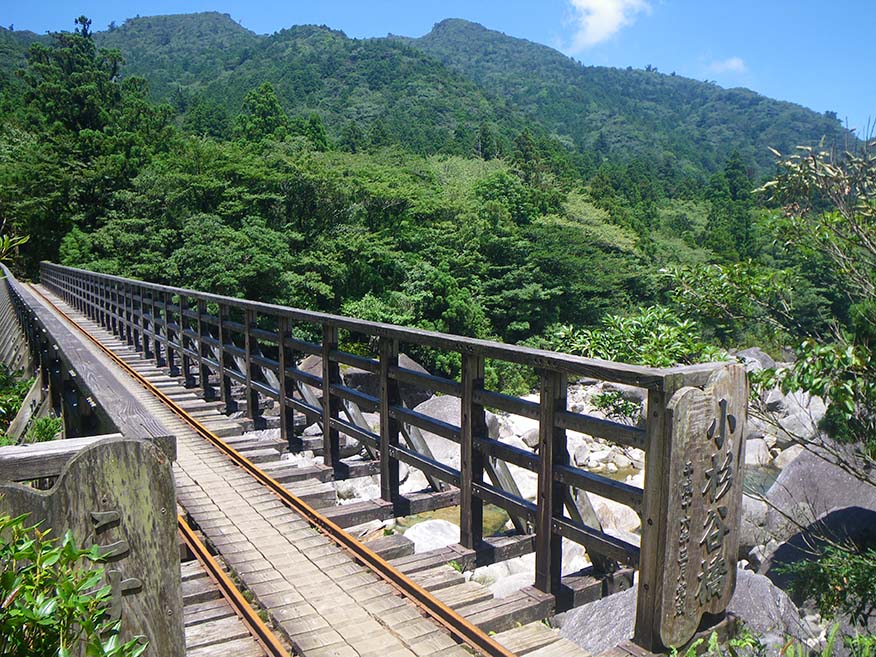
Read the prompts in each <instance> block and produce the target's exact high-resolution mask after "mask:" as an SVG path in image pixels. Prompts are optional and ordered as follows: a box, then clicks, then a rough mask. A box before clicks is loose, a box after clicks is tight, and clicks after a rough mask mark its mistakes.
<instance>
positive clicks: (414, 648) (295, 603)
mask: <svg viewBox="0 0 876 657" xmlns="http://www.w3.org/2000/svg"><path fill="white" fill-rule="evenodd" d="M41 291H42V292H43V293H44V294H46V295H47V296H50V297H51V298H52V300H53V302H54V303H56V304H57V305H58V306H59V307H61V308H62V309H63V310H64V312H66V313H68V314H69V315H70V316H71V317H73V318H74V319H75V320H76V321H77V322H79V323H80V325H81V326H82V327H83V328H85V329H86V330H87V331H88V332H89V333H90V334H91V335H92V336H94V337H96V338H97V339H99V340H101V341H104V340H105V341H106V344H107V345H108V346H110V348H111V349H113V350H114V351H115V352H116V353H118V354H124V355H126V356H130V357H131V359H132V361H133V360H135V356H136V352H135V351H134V350H133V349H132V348H131V347H129V346H128V345H127V344H123V343H121V342H120V341H118V340H117V339H116V338H115V337H114V336H111V335H110V334H109V333H107V332H106V331H104V330H103V329H102V328H100V327H99V326H97V325H96V324H95V323H93V322H91V321H90V320H88V319H86V318H85V317H83V316H82V315H81V314H79V313H77V312H76V311H75V310H73V309H72V308H70V307H69V306H67V305H66V304H64V303H63V301H61V300H60V299H59V298H57V297H55V296H54V295H52V293H51V292H49V291H47V290H45V289H42V290H41ZM83 344H85V348H87V349H89V350H90V351H91V352H92V355H93V357H94V359H95V360H96V361H98V362H102V363H103V364H104V365H105V366H106V368H107V369H108V370H109V371H110V372H111V373H112V374H113V376H114V377H115V379H116V381H117V384H118V385H120V386H121V387H123V388H125V389H127V390H128V391H130V392H131V394H133V395H134V396H135V397H137V398H138V399H139V400H140V402H141V403H142V404H143V406H144V407H145V408H146V409H147V410H149V411H150V412H151V413H152V415H153V417H155V419H156V420H158V421H160V422H161V423H162V424H163V425H164V426H166V427H167V429H168V430H169V431H170V432H171V433H173V434H175V435H176V437H177V462H176V464H175V467H174V473H175V477H176V482H177V496H178V501H179V503H180V504H181V505H182V506H183V507H184V508H185V510H186V512H187V514H188V515H189V517H190V518H191V520H192V522H193V524H195V525H197V527H198V528H199V529H200V530H201V531H202V532H203V534H204V536H205V538H206V539H207V541H208V543H210V544H212V545H213V546H214V547H215V549H216V550H217V552H218V553H219V554H220V555H221V556H222V558H223V559H224V561H225V562H226V563H227V565H228V566H229V568H230V570H231V571H232V572H233V573H234V574H235V575H236V577H237V578H238V579H239V581H240V582H241V584H242V585H243V587H244V588H246V589H247V590H249V591H250V592H251V593H252V594H253V597H254V598H255V599H256V600H257V601H258V603H259V604H260V605H261V606H263V607H264V608H265V609H266V610H267V611H268V614H269V616H270V617H271V619H272V620H273V621H274V622H275V624H276V626H277V627H278V628H279V630H280V631H281V632H282V633H283V634H284V635H285V636H286V638H287V639H288V640H289V642H290V644H291V645H292V646H293V648H294V649H295V651H296V652H297V653H300V654H303V655H305V656H306V657H328V656H330V655H331V656H333V657H348V656H349V657H372V656H373V657H377V656H379V657H396V656H398V657H402V656H404V657H414V656H416V657H426V656H427V655H447V656H448V657H455V656H456V655H468V654H469V652H468V651H467V650H466V649H464V648H463V647H461V646H460V645H459V644H457V643H456V642H455V641H454V640H453V639H452V638H451V637H450V635H449V634H448V633H447V632H446V631H445V630H443V629H442V628H440V627H439V626H438V625H436V624H435V623H434V622H433V621H431V620H429V619H427V618H425V617H423V616H422V615H421V613H420V611H419V609H418V608H417V607H415V606H414V605H413V604H412V603H411V602H409V601H408V600H406V599H404V598H402V597H400V596H399V595H398V594H397V593H396V592H395V591H394V589H392V588H391V587H390V586H389V585H387V584H385V583H384V582H382V581H380V580H379V579H378V578H377V576H376V575H374V574H373V573H371V572H370V571H368V570H367V569H365V568H364V567H362V566H361V565H359V564H357V563H355V562H354V561H352V560H351V559H350V557H348V556H347V554H346V553H345V552H343V551H342V550H341V549H340V548H338V547H337V546H336V545H335V544H334V543H332V542H331V541H330V540H329V539H328V538H327V537H325V536H323V535H321V534H319V533H318V532H316V531H315V530H314V529H312V528H311V527H310V526H309V525H308V524H307V523H306V522H305V521H304V520H302V519H301V518H300V517H299V516H298V515H297V514H295V513H294V512H292V511H290V510H289V509H288V508H287V507H286V506H285V505H283V504H282V503H281V502H280V501H279V500H278V499H277V498H276V497H275V496H274V495H273V494H272V493H270V492H269V491H267V490H266V489H265V488H264V487H262V486H261V484H259V483H258V482H256V481H255V480H254V479H253V478H252V477H251V476H250V475H249V474H247V473H245V472H243V471H242V470H240V468H239V467H237V466H236V465H234V464H233V463H232V462H231V461H230V460H228V458H227V457H226V456H224V455H223V454H222V453H221V452H220V451H219V450H218V449H217V448H215V447H214V446H212V445H210V444H208V443H207V442H205V441H204V440H203V439H202V438H201V437H200V436H198V435H197V434H196V433H195V432H194V431H193V430H192V429H191V428H190V427H189V426H188V425H186V424H185V423H184V422H183V421H182V420H180V419H179V418H178V417H177V416H176V415H175V414H173V413H172V412H171V411H169V410H168V409H167V408H166V407H164V406H163V405H162V404H161V403H160V402H159V401H158V400H156V399H155V398H154V397H152V396H151V395H150V394H149V393H147V392H146V391H145V390H143V389H142V388H141V387H140V386H139V385H138V384H137V383H136V382H134V381H133V380H132V379H130V377H129V376H128V375H127V374H125V373H124V372H123V371H122V370H121V369H120V368H119V367H118V366H117V365H115V364H114V363H113V362H112V361H111V360H110V359H109V358H107V357H106V355H105V354H103V353H102V352H101V351H100V350H99V349H98V348H97V347H96V346H94V345H90V344H87V343H83ZM214 410H215V409H214ZM216 413H217V415H218V416H219V417H217V421H216V423H215V424H216V426H223V425H230V423H231V422H232V421H231V420H229V419H228V418H226V417H225V416H222V415H221V414H219V413H218V411H216ZM229 431H230V430H229ZM230 433H234V432H231V431H230ZM240 433H242V432H241V431H240V430H239V428H238V430H237V432H236V435H240ZM199 586H201V585H197V584H190V585H188V586H187V589H191V590H189V595H190V598H188V601H190V602H199V603H202V602H207V601H208V600H209V597H206V596H208V593H207V591H206V590H201V589H200V588H199ZM199 596H204V598H203V599H199ZM407 637H410V638H407ZM204 647H206V646H204ZM226 648H227V646H226ZM223 652H226V654H234V653H232V652H228V651H227V650H223ZM205 654H209V653H205Z"/></svg>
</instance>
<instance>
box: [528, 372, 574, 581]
mask: <svg viewBox="0 0 876 657" xmlns="http://www.w3.org/2000/svg"><path fill="white" fill-rule="evenodd" d="M567 388H568V381H567V377H566V375H565V374H563V373H562V372H556V371H551V370H545V371H543V372H542V373H541V398H540V401H539V417H538V454H539V467H538V497H537V502H538V511H537V513H536V518H535V587H536V588H537V589H539V590H540V591H544V592H545V593H552V594H554V595H556V594H557V593H559V590H560V580H561V577H562V568H563V547H562V546H563V544H562V538H561V537H560V535H559V534H558V533H556V532H554V520H555V518H556V517H560V518H562V516H563V501H564V497H565V491H564V489H563V484H562V483H560V482H558V481H556V480H554V463H556V464H557V465H560V464H563V463H564V461H565V454H566V431H565V429H560V428H558V427H557V426H556V424H557V422H556V414H557V412H560V411H565V410H566V395H567Z"/></svg>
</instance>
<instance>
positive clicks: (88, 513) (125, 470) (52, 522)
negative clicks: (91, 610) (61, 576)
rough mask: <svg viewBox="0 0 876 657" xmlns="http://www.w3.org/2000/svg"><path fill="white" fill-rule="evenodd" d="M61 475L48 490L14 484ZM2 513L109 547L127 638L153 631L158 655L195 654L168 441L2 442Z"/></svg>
mask: <svg viewBox="0 0 876 657" xmlns="http://www.w3.org/2000/svg"><path fill="white" fill-rule="evenodd" d="M72 445H77V446H78V449H77V450H75V451H71V450H70V449H69V448H68V446H72ZM83 445H84V447H83ZM65 448H66V452H65ZM63 462H66V465H63ZM62 466H63V469H61V467H62ZM59 473H60V476H58V480H57V482H56V483H55V485H54V486H53V487H52V488H51V489H49V490H47V491H38V490H35V489H34V488H31V487H30V486H25V485H22V484H18V483H12V482H13V481H23V480H30V479H39V478H43V477H49V476H55V475H58V474H59ZM0 512H2V513H10V514H11V515H13V516H16V515H19V514H23V513H28V514H30V515H29V517H28V520H27V522H28V524H29V525H30V524H36V523H37V522H40V523H42V524H41V526H42V527H43V529H45V528H46V527H50V528H51V529H52V535H53V536H55V537H62V536H64V533H65V532H66V530H68V529H69V530H70V531H71V532H72V534H73V536H74V538H75V540H76V542H77V543H78V544H79V545H86V546H87V545H92V544H96V545H99V546H100V551H101V554H102V556H103V557H104V559H105V562H104V563H103V564H101V566H102V567H103V569H104V580H105V584H107V585H109V586H110V590H111V606H110V610H109V611H110V614H111V615H112V617H113V618H118V619H120V620H121V638H122V639H123V640H129V639H132V638H133V637H135V636H144V637H145V638H146V639H147V640H148V642H149V646H148V648H147V649H146V652H145V655H147V656H149V657H183V655H185V637H184V634H183V604H182V592H181V586H180V576H179V561H178V560H177V559H176V558H175V555H178V554H179V547H178V544H177V536H176V498H175V493H174V487H173V474H172V471H171V462H170V458H169V457H168V456H167V455H165V454H164V453H163V452H162V451H161V450H160V449H159V448H158V447H156V446H155V445H153V444H151V443H150V442H148V441H144V440H125V439H119V438H110V439H99V440H98V439H95V438H80V439H73V440H59V441H51V442H48V443H40V444H39V445H28V446H15V447H3V448H0Z"/></svg>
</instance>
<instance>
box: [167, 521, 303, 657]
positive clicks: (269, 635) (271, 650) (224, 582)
mask: <svg viewBox="0 0 876 657" xmlns="http://www.w3.org/2000/svg"><path fill="white" fill-rule="evenodd" d="M177 529H178V530H179V536H180V539H181V540H182V542H183V543H184V544H185V546H186V547H187V548H188V549H189V552H190V553H191V554H192V555H193V556H194V558H195V562H196V563H197V566H196V567H195V568H194V569H193V568H191V567H190V566H186V565H185V564H184V565H183V569H184V572H183V578H184V579H186V578H189V577H197V576H198V575H201V574H202V573H204V572H205V573H206V575H207V577H208V578H209V579H210V580H212V582H213V584H214V586H215V588H216V589H218V592H219V594H220V595H221V597H222V598H223V599H224V600H225V602H226V603H227V605H228V606H229V607H230V608H231V611H233V612H234V615H235V616H237V618H238V619H239V620H240V621H241V622H242V624H243V626H244V628H245V629H246V631H247V633H248V634H249V637H251V639H253V640H254V641H255V643H256V644H257V646H258V647H260V648H261V650H258V648H256V647H255V646H253V645H252V643H248V644H244V646H241V645H240V643H239V641H240V638H239V637H238V636H237V635H236V634H235V633H234V631H233V630H232V633H231V635H230V636H226V637H215V636H214V637H209V638H207V639H206V641H215V643H202V642H204V641H205V639H201V638H200V637H199V634H201V633H203V632H199V631H198V630H191V629H190V622H193V621H196V620H201V621H204V622H205V623H207V622H209V621H210V620H215V621H221V620H222V616H223V615H224V613H223V609H221V608H220V609H217V608H216V607H215V606H213V605H211V606H210V608H209V609H206V610H205V609H197V608H192V607H196V605H197V604H198V603H197V602H196V603H195V605H191V606H188V605H187V607H188V608H189V609H190V611H189V612H188V613H186V617H187V619H186V626H187V627H186V644H187V645H192V648H191V649H189V650H187V654H188V656H189V657H195V656H197V657H202V656H203V657H206V655H207V654H208V653H209V654H213V653H215V654H219V652H220V651H221V652H225V651H227V650H229V649H231V650H233V651H234V654H235V655H238V656H239V657H240V656H242V655H244V654H246V653H245V652H244V651H245V650H246V649H247V648H249V649H250V653H251V654H253V655H258V656H259V657H262V655H264V656H265V657H291V654H290V652H289V651H288V650H287V649H286V646H285V645H283V642H282V641H281V640H280V639H279V637H277V635H276V634H275V633H274V632H273V631H272V630H271V629H270V628H269V627H268V626H267V625H266V624H265V623H264V621H262V619H261V618H260V617H259V615H258V613H257V612H256V610H255V609H253V607H252V606H251V605H250V604H249V602H247V600H246V598H244V597H243V594H241V592H240V590H239V589H238V588H237V586H235V584H234V582H232V581H231V579H230V578H229V577H228V575H226V574H225V571H224V570H223V569H222V566H220V565H219V563H218V562H217V561H216V560H215V559H214V558H213V556H212V555H211V554H210V552H209V550H208V549H207V546H206V545H204V544H203V543H202V542H201V540H200V539H199V538H198V537H197V535H196V534H195V532H194V531H193V530H192V528H191V527H190V526H189V524H188V522H187V521H186V519H185V518H184V517H182V516H178V517H177ZM196 615H200V616H201V618H198V619H194V618H191V617H192V616H196ZM195 626H197V625H195ZM223 627H224V628H226V629H227V628H228V627H229V625H228V623H227V622H226V623H224V625H223ZM212 629H215V628H208V630H212ZM223 638H224V639H227V640H228V641H227V642H226V641H222V640H220V639H223ZM232 642H235V645H229V644H230V643H232ZM253 648H255V650H253Z"/></svg>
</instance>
